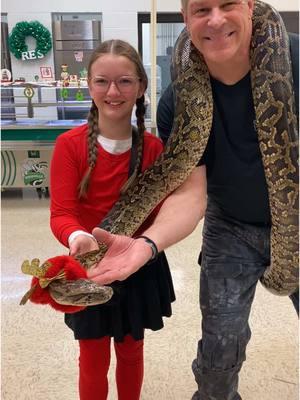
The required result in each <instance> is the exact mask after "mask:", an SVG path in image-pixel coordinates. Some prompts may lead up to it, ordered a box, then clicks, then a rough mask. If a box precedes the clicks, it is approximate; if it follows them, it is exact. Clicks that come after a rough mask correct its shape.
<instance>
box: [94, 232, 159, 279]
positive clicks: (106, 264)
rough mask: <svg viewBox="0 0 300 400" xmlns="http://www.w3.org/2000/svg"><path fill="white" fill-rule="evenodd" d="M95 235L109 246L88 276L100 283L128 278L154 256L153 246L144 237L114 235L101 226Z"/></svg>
mask: <svg viewBox="0 0 300 400" xmlns="http://www.w3.org/2000/svg"><path fill="white" fill-rule="evenodd" d="M93 235H94V237H95V238H96V239H97V241H98V242H101V243H104V244H106V246H107V247H108V250H107V252H106V254H105V256H104V258H103V260H101V261H100V263H99V264H97V265H96V267H93V268H92V269H90V270H89V271H88V272H87V275H88V278H89V279H91V280H93V281H94V282H96V283H99V284H100V285H107V284H109V283H112V282H114V281H123V280H125V279H127V278H128V277H129V276H130V275H131V274H133V273H134V272H136V271H138V270H139V269H140V268H141V267H142V266H143V265H144V264H146V263H147V261H149V260H150V259H151V257H152V250H151V247H150V246H149V245H148V244H147V243H146V242H145V240H144V239H143V238H140V239H132V238H130V237H127V236H122V235H113V234H111V233H109V232H107V231H105V230H103V229H100V228H95V229H94V230H93Z"/></svg>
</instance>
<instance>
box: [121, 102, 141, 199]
mask: <svg viewBox="0 0 300 400" xmlns="http://www.w3.org/2000/svg"><path fill="white" fill-rule="evenodd" d="M145 113H146V107H145V96H144V95H143V96H142V97H140V98H138V99H137V100H136V111H135V115H136V119H137V128H138V144H137V158H136V162H135V166H134V170H133V173H132V175H131V176H130V177H129V179H128V180H127V182H125V184H124V186H123V187H122V189H121V193H122V194H123V193H125V192H126V190H127V189H128V188H129V187H130V186H131V185H132V183H133V181H134V180H135V178H136V177H137V175H138V174H139V172H141V170H142V159H143V144H144V132H145V129H146V128H145Z"/></svg>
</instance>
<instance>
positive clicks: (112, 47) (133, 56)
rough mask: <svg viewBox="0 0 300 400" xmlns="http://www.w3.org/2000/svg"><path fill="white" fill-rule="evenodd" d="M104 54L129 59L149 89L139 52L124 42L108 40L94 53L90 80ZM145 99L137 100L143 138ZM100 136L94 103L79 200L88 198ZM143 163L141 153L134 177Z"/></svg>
mask: <svg viewBox="0 0 300 400" xmlns="http://www.w3.org/2000/svg"><path fill="white" fill-rule="evenodd" d="M104 54H114V55H118V56H123V57H126V58H128V60H130V61H131V62H132V63H133V64H134V65H135V68H136V73H137V76H138V77H139V79H140V82H141V84H142V85H143V87H144V88H145V90H146V89H147V86H148V77H147V74H146V71H145V69H144V66H143V63H142V61H141V58H140V56H139V54H138V53H137V51H136V50H135V49H134V47H132V46H131V45H130V44H129V43H127V42H125V41H123V40H116V39H115V40H107V41H105V42H102V43H101V44H100V45H99V46H98V47H97V49H95V51H94V52H93V54H92V56H91V58H90V62H89V65H88V79H90V78H91V68H92V65H93V64H94V62H95V61H96V60H97V59H98V58H99V57H101V56H103V55H104ZM144 102H145V97H144V95H142V96H141V97H140V98H138V99H137V100H136V112H135V114H136V118H137V127H138V135H139V136H140V137H141V138H142V137H143V135H144V131H145V112H146V108H145V104H144ZM98 134H99V128H98V108H97V106H96V104H95V103H94V101H92V106H91V108H90V111H89V114H88V139H87V140H88V169H87V171H86V173H85V175H84V176H83V178H82V180H81V182H80V184H79V188H78V189H79V198H81V197H83V196H86V193H87V190H88V185H89V181H90V176H91V172H92V170H93V168H94V167H95V165H96V161H97V156H98V150H97V136H98ZM141 161H142V152H141V151H140V152H139V154H138V157H137V160H136V165H135V170H134V173H133V175H134V176H136V175H137V172H138V170H139V168H140V165H141Z"/></svg>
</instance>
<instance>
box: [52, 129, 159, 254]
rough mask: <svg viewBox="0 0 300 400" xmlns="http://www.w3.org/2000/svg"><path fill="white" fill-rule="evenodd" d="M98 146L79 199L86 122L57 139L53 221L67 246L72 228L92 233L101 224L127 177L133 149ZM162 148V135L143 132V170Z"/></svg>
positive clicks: (85, 152) (53, 228) (53, 162)
mask: <svg viewBox="0 0 300 400" xmlns="http://www.w3.org/2000/svg"><path fill="white" fill-rule="evenodd" d="M97 146H98V158H97V162H96V166H95V168H94V169H93V171H92V174H91V178H90V183H89V189H88V192H87V197H86V198H82V199H80V200H79V199H78V185H79V183H80V181H81V179H82V177H83V176H84V174H85V173H86V170H87V167H88V161H87V155H88V150H87V125H86V124H85V125H82V126H79V127H76V128H74V129H72V130H70V131H68V132H66V133H64V134H62V135H60V136H59V137H58V138H57V140H56V144H55V148H54V152H53V156H52V161H51V172H50V189H51V206H50V210H51V219H50V225H51V229H52V232H53V233H54V235H55V236H56V238H57V239H58V240H59V241H60V242H61V243H62V244H63V245H65V246H67V247H68V238H69V236H70V234H71V233H72V232H74V231H77V230H83V231H85V232H89V233H90V232H91V231H92V229H93V228H94V227H95V226H97V225H99V223H100V222H101V221H102V219H103V218H104V217H105V215H106V214H107V213H108V211H109V210H110V209H111V208H112V206H113V205H114V203H115V202H116V201H117V200H118V198H119V196H120V190H121V187H122V186H123V184H124V183H125V182H126V180H127V179H128V171H129V161H130V150H128V151H126V152H125V153H123V154H117V155H116V154H110V153H108V152H107V151H105V150H104V149H103V148H102V147H101V145H100V144H97ZM162 149H163V145H162V142H161V140H160V139H158V138H157V137H156V136H154V135H152V134H150V133H147V132H145V133H144V153H143V162H142V170H145V169H146V168H147V167H148V166H150V165H151V164H152V163H153V162H154V161H155V160H156V158H157V157H158V155H159V154H160V153H161V152H162Z"/></svg>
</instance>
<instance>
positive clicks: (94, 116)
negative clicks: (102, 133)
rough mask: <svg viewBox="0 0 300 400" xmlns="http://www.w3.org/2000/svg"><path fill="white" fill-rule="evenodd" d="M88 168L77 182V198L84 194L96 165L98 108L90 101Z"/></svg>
mask: <svg viewBox="0 0 300 400" xmlns="http://www.w3.org/2000/svg"><path fill="white" fill-rule="evenodd" d="M87 120H88V169H87V172H86V173H85V175H84V177H83V178H82V180H81V182H80V184H79V187H78V189H79V198H81V197H83V196H86V194H87V190H88V187H89V181H90V176H91V172H92V170H93V168H94V167H95V165H96V161H97V156H98V149H97V137H98V134H99V127H98V108H97V106H96V104H95V103H94V100H93V101H92V106H91V108H90V111H89V114H88V118H87Z"/></svg>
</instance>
